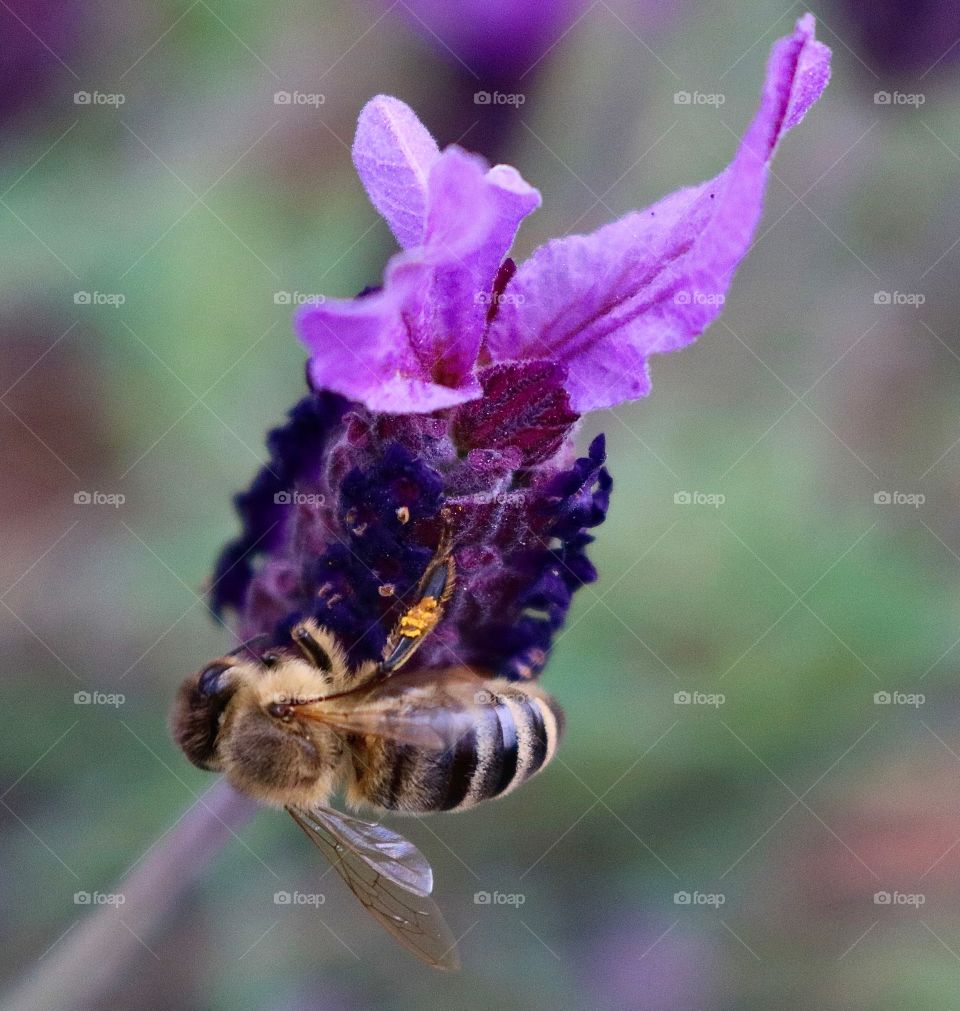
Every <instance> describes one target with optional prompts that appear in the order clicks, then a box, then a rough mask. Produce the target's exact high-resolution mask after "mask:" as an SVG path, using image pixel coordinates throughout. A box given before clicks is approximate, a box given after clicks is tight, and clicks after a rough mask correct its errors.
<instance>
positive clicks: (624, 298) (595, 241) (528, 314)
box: [486, 14, 830, 413]
mask: <svg viewBox="0 0 960 1011" xmlns="http://www.w3.org/2000/svg"><path fill="white" fill-rule="evenodd" d="M813 30H814V19H813V17H812V15H809V14H807V15H805V16H804V17H802V18H801V19H800V20H799V21H798V22H797V27H796V29H795V31H794V33H793V35H792V36H788V37H787V38H784V39H781V40H779V41H778V42H777V43H775V45H774V47H773V49H772V51H771V56H770V61H769V64H768V67H767V78H766V83H765V85H764V89H763V94H762V96H761V100H760V108H759V110H758V112H757V115H756V117H755V118H754V120H753V122H752V123H751V125H750V127H749V128H748V130H747V132H746V134H745V135H744V137H743V140H742V142H741V144H740V147H739V149H738V151H737V153H736V155H735V157H734V159H733V161H732V162H731V164H730V165H729V166H728V167H727V168H726V169H725V170H724V171H723V172H722V173H720V175H718V176H717V177H716V178H715V179H712V180H709V181H708V182H706V183H702V184H701V185H700V186H696V187H691V188H688V189H684V190H680V191H678V192H676V193H673V194H671V195H670V196H668V197H666V198H664V199H663V200H661V201H660V202H659V203H657V204H654V205H653V206H652V207H649V208H647V209H646V210H644V211H638V212H635V213H633V214H630V215H628V216H627V217H625V218H622V219H621V220H620V221H617V222H614V223H613V224H610V225H607V226H606V227H604V228H601V229H600V230H599V231H597V232H595V233H593V234H592V235H589V236H571V237H569V238H565V239H558V240H554V241H553V242H549V243H547V244H546V245H545V246H541V247H540V249H538V250H537V251H536V252H535V253H534V255H533V256H532V257H531V258H530V259H529V260H528V261H527V262H526V263H524V264H523V265H522V266H521V267H520V269H519V270H518V271H517V274H516V276H515V278H514V279H513V281H512V282H511V283H510V285H509V286H508V288H507V291H506V296H507V297H505V298H504V303H503V304H502V306H501V308H500V312H499V314H498V315H497V317H496V318H495V319H494V321H493V323H492V325H491V328H490V332H489V334H488V338H487V344H486V347H487V350H488V351H489V353H490V355H491V357H492V358H493V359H494V360H499V361H504V360H511V359H525V358H548V359H552V360H554V361H558V362H561V363H562V364H564V365H566V366H567V369H568V372H569V377H570V378H569V380H568V389H569V391H570V399H571V405H572V407H573V409H574V410H576V411H579V412H581V413H582V412H585V411H588V410H596V409H598V408H601V407H611V406H613V405H615V404H618V403H621V402H622V401H624V400H631V399H634V398H636V397H640V396H643V395H644V394H646V393H647V392H648V391H649V389H650V381H649V377H648V376H647V367H646V362H647V358H648V357H649V355H651V354H652V353H654V352H664V351H672V350H674V349H676V348H679V347H683V346H684V345H686V344H689V343H691V342H692V341H693V340H695V339H696V338H697V337H698V336H699V335H700V334H701V333H702V332H703V330H704V329H705V328H706V327H707V325H708V324H709V323H711V322H712V321H713V320H714V319H715V318H716V317H717V315H719V313H720V311H721V309H722V306H723V301H724V298H725V294H726V291H727V288H728V287H729V285H730V281H731V278H732V277H733V273H734V271H735V270H736V267H737V265H738V264H739V263H740V261H741V260H742V259H743V257H744V256H745V255H746V253H747V251H748V249H749V246H750V241H751V239H752V236H753V233H754V229H755V228H756V224H757V221H758V220H759V217H760V213H761V209H762V203H763V192H764V188H765V185H766V179H767V170H768V165H769V162H770V159H771V157H772V155H773V152H774V149H775V148H776V145H777V142H778V141H779V140H780V138H781V137H782V136H783V135H784V134H785V133H786V132H787V131H788V130H789V129H791V128H792V127H793V126H795V125H796V124H797V123H799V122H800V120H801V119H802V118H803V115H804V114H805V113H806V111H807V109H808V108H809V107H810V106H811V105H812V104H813V103H814V102H815V101H816V100H817V98H818V97H819V96H820V93H821V92H822V91H823V88H824V86H825V85H826V83H827V79H828V77H829V58H830V51H829V50H828V49H827V48H826V46H824V45H822V44H821V43H819V42H816V41H815V40H814V37H813ZM509 296H512V297H509Z"/></svg>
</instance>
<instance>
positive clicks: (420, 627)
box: [379, 532, 456, 675]
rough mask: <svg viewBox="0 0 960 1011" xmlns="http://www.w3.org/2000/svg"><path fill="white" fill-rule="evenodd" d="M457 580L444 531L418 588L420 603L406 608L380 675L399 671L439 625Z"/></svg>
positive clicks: (380, 666) (388, 648)
mask: <svg viewBox="0 0 960 1011" xmlns="http://www.w3.org/2000/svg"><path fill="white" fill-rule="evenodd" d="M455 583H456V566H455V565H454V561H453V554H452V553H451V544H450V537H449V533H448V532H445V533H444V535H443V537H442V538H441V541H440V545H439V547H438V548H437V552H436V554H435V555H434V556H433V560H432V561H431V562H430V564H429V565H428V566H427V571H426V572H424V574H423V578H422V579H421V580H420V584H419V586H418V587H417V602H416V603H415V604H414V605H413V606H412V607H409V608H408V609H407V610H406V611H404V613H403V614H402V615H401V616H400V620H399V621H398V622H397V624H396V626H395V627H394V629H393V631H392V632H391V633H390V637H389V638H388V639H387V644H386V646H385V647H384V650H383V659H382V660H381V661H380V665H379V672H380V674H381V675H384V674H393V673H394V672H395V671H398V670H399V669H400V668H401V667H402V666H403V665H404V664H405V663H406V662H407V661H408V660H409V659H410V657H412V656H413V654H414V653H415V652H416V651H417V649H418V648H419V647H420V644H421V643H422V642H423V640H424V639H425V638H426V637H427V636H428V635H429V634H430V633H431V632H432V631H433V630H434V628H436V626H437V624H438V623H439V621H440V619H441V618H442V617H443V609H444V606H445V605H446V603H447V601H449V600H450V598H451V597H452V596H453V589H454V585H455Z"/></svg>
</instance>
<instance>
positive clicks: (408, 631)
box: [400, 597, 440, 639]
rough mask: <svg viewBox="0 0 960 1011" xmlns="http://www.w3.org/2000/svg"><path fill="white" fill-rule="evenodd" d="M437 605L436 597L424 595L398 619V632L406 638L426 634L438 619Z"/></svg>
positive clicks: (415, 637) (416, 637)
mask: <svg viewBox="0 0 960 1011" xmlns="http://www.w3.org/2000/svg"><path fill="white" fill-rule="evenodd" d="M439 606H440V605H439V604H438V602H437V598H436V597H424V598H423V600H421V601H420V602H419V603H418V604H417V605H416V606H414V607H411V608H410V610H409V611H407V613H406V614H405V615H404V616H403V617H402V618H401V619H400V634H401V635H402V636H404V637H406V638H407V639H419V638H420V637H421V636H423V635H426V634H427V632H429V631H430V629H432V628H433V626H434V625H436V623H437V621H438V620H439V614H438V611H439Z"/></svg>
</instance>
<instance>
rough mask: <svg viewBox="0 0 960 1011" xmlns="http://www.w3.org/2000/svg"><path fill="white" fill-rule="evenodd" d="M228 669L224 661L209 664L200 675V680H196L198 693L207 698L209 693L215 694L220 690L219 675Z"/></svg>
mask: <svg viewBox="0 0 960 1011" xmlns="http://www.w3.org/2000/svg"><path fill="white" fill-rule="evenodd" d="M229 669H230V668H229V665H228V664H225V663H212V664H210V666H209V667H208V668H207V669H206V670H205V671H204V672H203V673H202V674H201V675H200V680H199V681H198V682H197V690H198V691H199V692H200V694H201V695H203V696H205V697H207V698H209V697H210V696H211V695H216V694H217V692H219V691H220V676H221V675H222V674H223V672H224V671H225V670H229Z"/></svg>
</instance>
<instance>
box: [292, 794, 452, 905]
mask: <svg viewBox="0 0 960 1011" xmlns="http://www.w3.org/2000/svg"><path fill="white" fill-rule="evenodd" d="M287 810H289V811H290V814H291V815H292V816H293V818H294V820H295V821H296V822H297V824H298V825H299V826H300V827H301V828H302V829H303V830H304V832H306V833H307V835H308V836H310V838H311V839H314V837H315V836H316V835H322V836H323V837H324V839H325V840H327V841H331V840H332V845H333V847H334V849H335V850H336V851H337V853H341V852H343V851H345V850H346V851H349V852H350V853H351V854H352V855H353V856H355V857H356V858H357V859H359V860H362V861H364V863H367V864H369V865H370V866H371V867H372V868H373V869H374V870H375V871H377V872H378V873H379V874H382V875H383V876H384V877H385V878H387V879H389V880H390V881H393V882H394V883H395V884H398V885H399V886H400V887H401V888H405V889H406V890H407V891H409V892H414V893H415V894H417V895H429V894H430V893H431V892H432V891H433V870H432V869H431V867H430V864H429V863H428V862H427V858H426V857H425V856H424V855H423V854H422V853H421V852H420V850H418V849H417V847H416V846H414V845H413V843H412V842H410V841H409V840H408V839H404V838H403V836H402V835H398V834H397V833H396V832H392V831H391V830H390V829H388V828H386V827H385V826H384V825H378V824H376V823H375V822H370V821H361V820H360V819H359V818H351V817H350V816H349V815H346V814H342V813H341V812H340V811H334V810H332V809H331V808H328V807H316V808H314V809H313V810H311V811H307V810H305V809H303V808H288V809H287ZM314 841H316V840H315V839H314Z"/></svg>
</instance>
